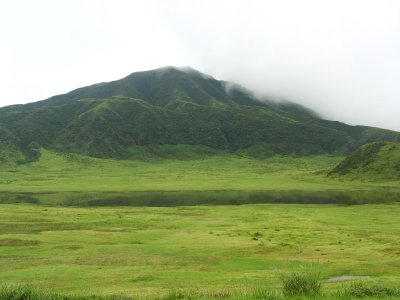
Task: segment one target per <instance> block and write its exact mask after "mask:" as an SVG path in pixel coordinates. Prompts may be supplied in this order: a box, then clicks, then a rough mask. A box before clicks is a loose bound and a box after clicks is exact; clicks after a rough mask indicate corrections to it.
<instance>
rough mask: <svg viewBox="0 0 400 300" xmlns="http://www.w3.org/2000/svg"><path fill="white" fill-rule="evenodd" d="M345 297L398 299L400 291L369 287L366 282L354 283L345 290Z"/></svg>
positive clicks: (374, 286) (375, 286)
mask: <svg viewBox="0 0 400 300" xmlns="http://www.w3.org/2000/svg"><path fill="white" fill-rule="evenodd" d="M345 295H348V296H351V297H356V298H365V297H400V290H399V289H396V288H392V287H384V286H377V285H371V284H368V283H366V282H354V283H353V284H351V285H350V286H349V287H348V288H347V289H346V290H345Z"/></svg>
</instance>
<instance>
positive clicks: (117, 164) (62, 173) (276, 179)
mask: <svg viewBox="0 0 400 300" xmlns="http://www.w3.org/2000/svg"><path fill="white" fill-rule="evenodd" d="M341 159H342V157H337V156H309V157H290V156H273V157H270V158H266V159H255V158H250V157H244V156H239V155H233V154H226V153H225V154H224V155H222V154H218V155H212V156H207V157H205V158H202V159H200V158H197V159H186V160H185V159H180V160H178V159H155V158H153V159H147V160H112V159H96V158H89V157H85V156H79V155H73V154H60V153H55V152H50V151H47V150H42V153H41V157H40V160H38V161H36V162H31V163H28V164H20V165H18V164H5V163H3V164H0V201H1V202H3V203H5V202H6V203H7V202H8V203H10V202H32V203H36V202H39V203H44V204H51V205H52V204H63V205H87V204H89V205H107V204H120V205H121V204H122V205H153V206H170V205H189V204H190V205H194V204H218V203H220V204H229V203H233V204H235V203H236V204H238V203H260V202H308V200H307V199H314V198H315V202H316V203H319V202H321V203H326V202H331V200H332V199H336V198H345V196H343V193H345V194H346V195H350V196H349V197H350V198H351V199H350V200H351V201H350V202H351V203H354V202H356V203H358V202H382V201H386V200H388V201H393V200H400V193H399V184H398V182H363V181H347V182H346V181H343V180H339V179H334V178H328V177H326V174H327V172H328V170H330V169H332V167H333V166H335V165H336V164H337V163H338V162H339V161H340V160H341ZM376 191H377V192H376ZM338 192H339V193H342V194H339V195H337V193H338ZM367 192H368V193H369V192H372V193H373V194H372V195H370V196H368V195H367ZM374 192H375V193H374ZM300 196H301V197H300ZM299 197H300V198H302V199H299ZM319 198H321V199H319ZM366 199H367V200H368V201H366ZM310 201H311V202H314V200H310ZM333 202H337V201H336V200H333Z"/></svg>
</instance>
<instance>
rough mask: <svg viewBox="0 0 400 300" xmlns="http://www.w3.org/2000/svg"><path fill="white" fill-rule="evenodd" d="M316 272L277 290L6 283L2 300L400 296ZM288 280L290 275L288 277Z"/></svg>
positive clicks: (342, 299) (281, 299)
mask: <svg viewBox="0 0 400 300" xmlns="http://www.w3.org/2000/svg"><path fill="white" fill-rule="evenodd" d="M291 277H293V278H292V279H294V280H295V281H296V282H297V283H298V282H299V281H298V280H299V274H298V273H294V274H293V275H292V276H291ZM315 279H316V277H315V274H311V276H310V274H308V275H304V274H303V275H302V276H301V280H300V281H301V284H300V285H298V284H296V285H295V286H293V285H291V286H290V287H289V286H287V285H285V280H284V286H283V288H282V291H276V290H271V289H266V288H256V289H253V290H248V289H247V290H246V289H242V290H236V291H234V292H232V291H230V290H227V289H225V290H217V291H210V290H207V291H199V290H176V289H175V290H171V291H170V292H168V293H167V294H165V295H159V296H156V297H151V298H149V297H132V296H125V295H111V296H104V295H103V296H102V295H86V296H79V295H65V294H60V293H54V292H46V291H43V290H42V291H40V290H35V289H33V288H31V287H29V286H14V287H12V286H4V287H2V288H0V300H133V299H159V300H180V299H188V300H189V299H232V300H233V299H235V300H248V299H260V300H261V299H266V300H296V299H297V300H300V299H303V300H306V299H313V300H318V299H319V300H350V299H365V300H366V299H370V300H372V299H386V300H389V299H398V298H399V297H400V289H399V288H393V287H382V286H376V285H369V284H366V283H361V282H356V283H353V284H350V285H346V286H342V287H341V288H340V289H339V290H338V291H336V292H331V293H325V294H322V293H321V292H320V286H321V282H320V280H318V282H317V286H318V288H317V289H315V287H316V285H315V283H316V282H315ZM286 280H288V278H287V279H286Z"/></svg>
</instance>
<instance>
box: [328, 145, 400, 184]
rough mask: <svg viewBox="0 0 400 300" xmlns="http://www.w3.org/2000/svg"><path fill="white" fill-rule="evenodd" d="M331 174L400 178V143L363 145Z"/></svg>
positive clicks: (351, 176)
mask: <svg viewBox="0 0 400 300" xmlns="http://www.w3.org/2000/svg"><path fill="white" fill-rule="evenodd" d="M329 175H331V176H341V177H346V178H350V179H365V180H382V181H388V180H400V145H399V144H395V143H389V142H375V143H371V144H367V145H363V146H361V147H360V148H359V149H357V150H356V151H354V152H353V153H351V154H350V155H349V156H348V157H347V158H346V159H344V160H343V161H342V162H341V163H340V164H339V165H337V166H336V167H335V168H334V169H333V170H332V171H331V172H330V174H329Z"/></svg>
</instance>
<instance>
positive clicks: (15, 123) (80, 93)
mask: <svg viewBox="0 0 400 300" xmlns="http://www.w3.org/2000/svg"><path fill="white" fill-rule="evenodd" d="M0 129H4V131H5V132H7V138H6V139H5V141H7V144H6V143H4V145H5V147H8V146H7V145H13V147H15V148H17V149H18V151H20V152H21V153H24V155H25V156H28V157H34V155H35V149H37V148H38V146H42V147H45V148H48V149H53V150H58V151H68V152H77V153H81V154H86V155H91V156H97V157H114V158H128V157H129V155H130V153H132V149H134V148H135V147H136V146H145V147H152V146H153V145H165V144H169V145H179V144H189V145H203V146H207V147H210V148H214V149H226V150H232V151H236V150H240V149H247V148H251V147H260V145H261V146H262V147H263V149H265V151H266V152H268V153H279V154H300V155H307V154H318V153H337V152H340V153H345V152H347V151H349V150H352V149H355V148H356V147H357V146H359V145H362V144H364V143H368V142H372V141H377V140H387V141H400V134H399V133H397V132H393V131H389V130H382V129H377V128H370V127H364V126H349V125H346V124H343V123H339V122H332V121H326V120H322V119H320V118H319V117H318V116H317V115H316V114H315V113H314V112H312V111H311V110H309V109H307V108H305V107H303V106H301V105H298V104H295V103H291V102H279V103H276V102H273V101H269V100H268V99H261V100H260V99H257V98H256V97H255V96H254V95H253V94H252V93H251V92H250V91H248V90H246V89H244V88H243V87H241V86H238V85H235V84H231V83H228V82H224V81H218V80H215V79H214V78H212V77H210V76H207V75H204V74H202V73H200V72H198V71H195V70H193V69H188V68H187V69H177V68H173V67H165V68H161V69H157V70H152V71H146V72H137V73H133V74H131V75H129V76H127V77H125V78H123V79H121V80H117V81H113V82H109V83H100V84H95V85H92V86H88V87H83V88H79V89H77V90H74V91H72V92H69V93H67V94H64V95H58V96H54V97H52V98H49V99H47V100H43V101H39V102H35V103H30V104H26V105H14V106H8V107H4V108H1V109H0ZM0 146H1V145H0Z"/></svg>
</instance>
